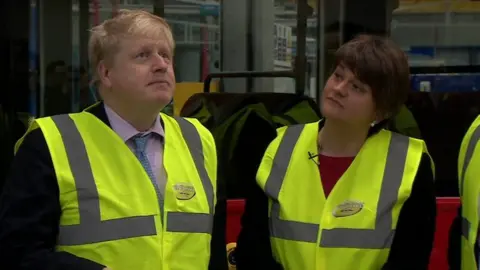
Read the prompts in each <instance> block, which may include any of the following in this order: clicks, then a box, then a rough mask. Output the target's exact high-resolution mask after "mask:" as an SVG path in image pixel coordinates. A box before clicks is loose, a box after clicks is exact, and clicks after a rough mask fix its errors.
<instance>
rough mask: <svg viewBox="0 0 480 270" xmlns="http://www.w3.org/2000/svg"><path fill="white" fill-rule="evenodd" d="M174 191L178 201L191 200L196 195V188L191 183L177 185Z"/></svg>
mask: <svg viewBox="0 0 480 270" xmlns="http://www.w3.org/2000/svg"><path fill="white" fill-rule="evenodd" d="M173 190H175V197H177V199H178V200H190V199H191V198H193V197H194V196H195V194H196V192H195V187H194V186H193V185H192V184H190V183H178V184H175V185H173Z"/></svg>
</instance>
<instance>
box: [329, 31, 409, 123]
mask: <svg viewBox="0 0 480 270" xmlns="http://www.w3.org/2000/svg"><path fill="white" fill-rule="evenodd" d="M335 64H336V65H335V66H338V65H340V64H342V65H344V66H345V67H347V68H348V69H350V70H351V71H352V72H353V73H354V74H355V76H356V77H357V78H358V79H359V80H360V81H361V82H363V83H365V84H367V85H368V86H369V87H370V88H371V89H372V96H373V100H374V101H375V106H376V109H377V111H378V112H379V113H381V114H383V116H384V117H392V116H393V115H394V114H396V113H397V112H398V110H400V107H401V106H402V105H403V104H404V103H405V101H406V100H407V97H408V93H409V91H410V67H409V64H408V58H407V55H406V54H405V53H404V52H403V51H402V49H401V48H400V47H399V46H397V45H396V44H395V43H394V42H393V41H391V40H389V39H387V38H384V37H380V36H374V35H364V34H362V35H359V36H357V37H355V38H354V39H352V40H351V41H349V42H347V43H345V44H344V45H342V46H341V47H340V48H339V49H338V50H337V51H336V53H335Z"/></svg>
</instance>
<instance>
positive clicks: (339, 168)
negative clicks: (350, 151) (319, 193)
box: [318, 155, 355, 197]
mask: <svg viewBox="0 0 480 270" xmlns="http://www.w3.org/2000/svg"><path fill="white" fill-rule="evenodd" d="M353 159H355V157H329V156H324V155H319V156H318V161H319V163H320V164H319V166H318V168H319V170H320V176H321V179H322V186H323V191H324V192H325V197H328V195H329V194H330V192H331V191H332V189H333V187H334V186H335V184H336V183H337V182H338V180H339V179H340V177H342V175H343V173H345V171H346V170H347V169H348V167H349V166H350V164H352V162H353Z"/></svg>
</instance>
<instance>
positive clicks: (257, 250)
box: [235, 154, 436, 270]
mask: <svg viewBox="0 0 480 270" xmlns="http://www.w3.org/2000/svg"><path fill="white" fill-rule="evenodd" d="M250 185H251V186H249V187H248V188H246V190H248V191H249V194H248V196H247V201H246V205H245V212H244V214H243V217H242V231H241V232H240V235H239V238H238V241H237V249H236V251H235V258H236V262H237V269H239V270H244V269H245V270H247V269H269V270H281V269H283V267H282V266H281V265H280V264H279V263H277V262H276V261H275V259H274V258H273V255H272V247H271V245H270V235H269V222H268V198H267V196H266V195H265V193H264V192H263V190H261V189H260V187H258V186H257V185H256V183H250ZM435 217H436V198H435V192H434V181H433V174H432V169H431V166H430V158H429V157H428V155H426V154H424V156H423V157H422V160H421V162H420V167H419V169H418V171H417V175H416V177H415V180H414V183H413V188H412V193H411V195H410V197H409V198H408V199H407V201H406V202H405V204H404V205H403V208H402V210H401V211H400V216H399V220H398V223H397V229H396V233H395V236H394V239H393V243H392V246H391V249H390V253H389V256H388V259H387V262H386V264H385V265H384V266H383V268H382V270H406V269H408V270H427V269H428V264H429V259H430V253H431V250H432V247H433V239H434V235H435Z"/></svg>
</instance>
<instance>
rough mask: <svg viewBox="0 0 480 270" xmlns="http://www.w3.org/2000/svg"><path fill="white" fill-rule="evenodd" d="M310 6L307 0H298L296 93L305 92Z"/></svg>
mask: <svg viewBox="0 0 480 270" xmlns="http://www.w3.org/2000/svg"><path fill="white" fill-rule="evenodd" d="M309 11H310V8H309V6H308V2H307V0H297V33H296V37H297V46H296V54H295V68H294V72H295V75H296V76H295V77H296V78H295V93H297V94H304V93H305V85H306V84H305V76H306V68H307V57H306V47H307V45H306V43H307V18H308V15H309V13H310V12H309Z"/></svg>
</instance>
